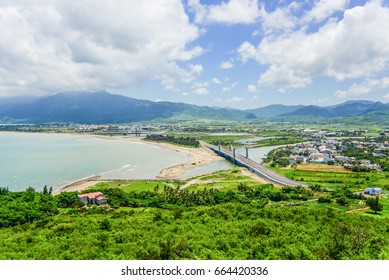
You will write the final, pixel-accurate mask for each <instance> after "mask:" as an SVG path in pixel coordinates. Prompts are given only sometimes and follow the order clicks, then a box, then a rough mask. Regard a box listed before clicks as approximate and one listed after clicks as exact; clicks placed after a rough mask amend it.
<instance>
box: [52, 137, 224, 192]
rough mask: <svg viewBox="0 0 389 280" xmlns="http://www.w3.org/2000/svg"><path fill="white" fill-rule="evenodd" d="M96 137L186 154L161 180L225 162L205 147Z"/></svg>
mask: <svg viewBox="0 0 389 280" xmlns="http://www.w3.org/2000/svg"><path fill="white" fill-rule="evenodd" d="M95 137H97V138H100V139H104V140H111V141H128V142H137V143H143V144H148V145H154V146H158V147H161V148H164V149H169V150H173V151H176V152H179V153H184V154H185V155H186V157H187V159H188V160H187V161H186V162H184V163H180V164H177V165H174V166H171V167H167V168H164V169H162V170H161V171H160V173H159V175H158V176H157V178H159V179H172V178H176V177H178V176H180V175H182V174H184V173H185V171H186V170H190V169H194V168H196V167H199V166H204V165H208V164H210V163H212V162H215V161H219V160H223V158H222V157H219V156H217V155H216V154H214V153H213V152H212V151H210V150H208V149H207V148H203V147H199V148H187V147H179V146H175V145H172V144H169V143H159V142H149V141H144V140H142V138H137V137H126V138H112V137H109V136H95ZM99 178H100V176H92V177H89V178H86V179H83V180H80V181H76V182H73V183H71V184H69V185H66V186H65V187H63V188H61V189H59V190H57V191H55V194H58V193H61V192H74V191H83V190H86V189H88V188H91V187H93V186H94V185H95V184H97V179H99ZM99 182H100V181H99Z"/></svg>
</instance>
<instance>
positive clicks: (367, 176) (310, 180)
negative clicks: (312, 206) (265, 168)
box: [272, 165, 389, 191]
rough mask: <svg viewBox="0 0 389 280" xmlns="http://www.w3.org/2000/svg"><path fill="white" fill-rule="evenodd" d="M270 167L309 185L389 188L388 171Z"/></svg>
mask: <svg viewBox="0 0 389 280" xmlns="http://www.w3.org/2000/svg"><path fill="white" fill-rule="evenodd" d="M318 166H319V165H318ZM272 169H273V170H275V171H277V172H278V173H280V174H282V175H284V176H286V177H288V178H291V179H293V180H296V181H300V182H304V183H306V184H309V185H317V184H319V185H320V186H322V187H325V188H331V189H335V190H336V189H338V188H340V187H342V186H348V187H350V189H351V190H352V191H361V190H363V189H365V188H368V187H378V188H382V189H387V190H389V180H388V178H389V173H388V172H369V173H355V172H334V171H319V170H314V171H313V170H312V171H311V170H298V169H296V168H279V167H272Z"/></svg>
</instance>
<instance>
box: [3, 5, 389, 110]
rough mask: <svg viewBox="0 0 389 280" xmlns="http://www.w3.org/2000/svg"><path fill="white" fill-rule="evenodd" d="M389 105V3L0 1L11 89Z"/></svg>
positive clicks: (245, 104) (236, 103) (206, 100)
mask: <svg viewBox="0 0 389 280" xmlns="http://www.w3.org/2000/svg"><path fill="white" fill-rule="evenodd" d="M98 90H107V91H110V92H112V93H120V94H123V95H126V96H131V97H134V98H142V99H149V100H153V101H156V100H164V101H165V100H166V101H179V102H185V103H193V104H199V105H210V106H222V107H236V108H243V109H245V108H255V107H262V106H265V105H269V104H275V103H281V104H316V105H331V104H336V103H341V102H344V101H346V100H351V99H353V100H356V99H358V100H359V99H367V100H374V101H383V102H389V0H311V1H310V0H297V1H291V0H279V1H277V0H224V1H220V0H182V1H180V0H142V1H141V0H112V1H106V0H77V1H66V0H36V1H34V0H19V1H14V0H0V97H9V96H17V95H37V96H39V95H49V94H54V93H57V92H62V91H98Z"/></svg>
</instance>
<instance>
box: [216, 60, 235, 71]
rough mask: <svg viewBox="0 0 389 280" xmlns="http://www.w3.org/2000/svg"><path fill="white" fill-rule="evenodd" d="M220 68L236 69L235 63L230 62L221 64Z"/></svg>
mask: <svg viewBox="0 0 389 280" xmlns="http://www.w3.org/2000/svg"><path fill="white" fill-rule="evenodd" d="M219 68H220V69H231V68H234V63H233V62H232V61H230V60H227V61H223V62H222V63H220V65H219Z"/></svg>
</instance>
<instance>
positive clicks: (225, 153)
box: [200, 141, 308, 187]
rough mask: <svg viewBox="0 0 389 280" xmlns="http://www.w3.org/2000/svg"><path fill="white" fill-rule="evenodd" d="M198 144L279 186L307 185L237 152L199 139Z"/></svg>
mask: <svg viewBox="0 0 389 280" xmlns="http://www.w3.org/2000/svg"><path fill="white" fill-rule="evenodd" d="M200 144H201V145H202V146H204V147H206V148H208V149H210V150H212V151H214V152H215V153H216V154H218V155H220V156H222V157H224V158H226V159H228V160H229V161H231V162H233V163H235V164H237V165H240V166H244V167H246V168H248V169H249V170H250V171H251V172H253V173H255V174H257V175H258V176H260V177H261V178H263V179H265V180H266V181H268V182H270V183H275V184H278V185H281V186H292V187H297V186H302V187H308V185H306V184H302V183H300V182H297V181H294V180H292V179H289V178H287V177H285V176H283V175H281V174H279V173H277V172H275V171H273V170H271V169H269V168H267V167H266V166H263V165H261V164H259V163H258V162H255V161H253V160H252V159H249V158H246V157H244V156H242V155H241V154H239V153H237V152H236V153H235V157H234V153H233V152H232V151H229V150H226V149H224V148H220V151H219V147H216V146H213V145H211V144H209V143H207V142H204V141H200Z"/></svg>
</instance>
